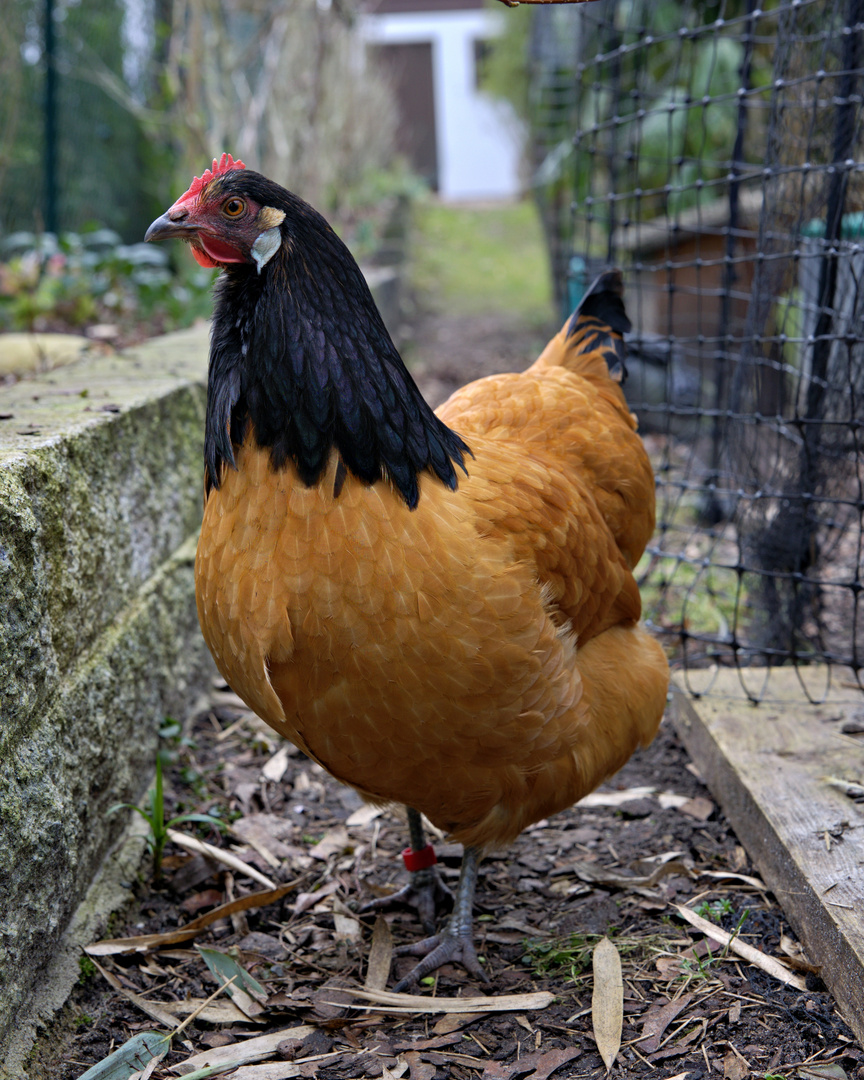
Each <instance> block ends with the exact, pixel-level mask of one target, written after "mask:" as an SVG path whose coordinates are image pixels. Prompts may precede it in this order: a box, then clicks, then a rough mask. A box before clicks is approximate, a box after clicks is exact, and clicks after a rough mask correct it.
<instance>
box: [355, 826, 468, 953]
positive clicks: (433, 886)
mask: <svg viewBox="0 0 864 1080" xmlns="http://www.w3.org/2000/svg"><path fill="white" fill-rule="evenodd" d="M406 810H407V811H408V836H409V839H410V841H411V848H410V850H411V851H412V852H414V853H421V852H424V851H425V850H426V847H427V844H426V833H425V830H424V828H423V819H422V817H421V815H420V813H419V812H418V811H417V810H414V809H412V807H410V806H408V807H406ZM403 857H404V856H403ZM433 858H434V854H433ZM410 873H411V880H410V881H409V882H408V884H407V885H406V886H404V888H402V889H399V890H397V891H396V892H394V893H391V894H390V895H389V896H382V897H380V898H379V899H377V900H370V901H369V902H368V903H367V904H364V905H363V906H362V907H361V908H360V914H361V915H365V914H366V913H367V912H370V911H383V910H385V909H387V908H389V907H391V906H392V905H393V904H407V905H408V907H413V908H415V909H416V911H417V914H418V915H419V917H420V921H421V923H422V924H423V929H424V930H425V931H426V933H427V934H434V933H435V926H436V918H435V916H436V912H437V911H438V908H439V907H440V906H442V905H444V906H447V907H452V905H453V903H454V900H453V893H452V892H451V891H450V890H449V889H448V888H447V886H446V885H445V884H444V882H443V881H442V880H441V875H440V874H439V873H438V869H437V867H436V866H435V865H434V863H433V864H432V865H431V866H424V867H423V868H422V869H420V870H411V871H410Z"/></svg>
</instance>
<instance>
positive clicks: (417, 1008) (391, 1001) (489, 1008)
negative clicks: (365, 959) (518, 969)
mask: <svg viewBox="0 0 864 1080" xmlns="http://www.w3.org/2000/svg"><path fill="white" fill-rule="evenodd" d="M348 993H350V994H352V995H353V996H354V997H359V998H362V999H363V1000H364V1001H371V1002H374V1003H375V1004H374V1005H367V1006H354V1007H355V1008H367V1009H380V1010H381V1011H382V1012H395V1013H403V1012H404V1013H421V1014H422V1013H469V1012H476V1013H490V1012H515V1011H516V1010H517V1009H545V1008H547V1007H548V1006H549V1005H551V1004H552V1002H553V1001H554V1000H555V995H554V994H550V993H549V992H548V991H546V990H540V991H538V992H537V993H534V994H501V995H500V997H461V998H444V997H434V998H432V997H421V996H420V995H419V994H394V993H393V992H392V991H390V990H349V991H348ZM339 1004H340V1005H341V1004H342V1003H341V1002H339Z"/></svg>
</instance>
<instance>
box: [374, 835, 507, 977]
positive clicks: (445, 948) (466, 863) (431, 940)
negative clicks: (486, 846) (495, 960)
mask: <svg viewBox="0 0 864 1080" xmlns="http://www.w3.org/2000/svg"><path fill="white" fill-rule="evenodd" d="M479 858H480V853H479V851H478V850H477V848H473V847H468V848H465V853H464V854H463V856H462V873H461V874H460V876H459V887H458V889H457V890H456V899H455V903H454V906H453V914H452V915H451V916H450V918H449V919H448V921H447V925H446V926H445V927H444V929H443V930H442V931H441V933H440V934H435V935H434V936H433V937H428V938H425V939H424V940H423V941H418V942H416V944H414V945H403V946H401V947H400V948H398V949H397V950H396V956H422V957H423V959H422V960H421V961H420V963H419V964H417V966H416V967H414V968H413V969H412V970H411V971H409V972H408V974H407V975H406V976H405V978H404V979H400V980H399V982H398V983H397V984H396V985H395V986H394V987H393V989H394V991H396V993H401V992H402V991H403V990H407V989H408V987H410V986H412V985H413V984H414V983H416V982H418V981H419V980H420V979H422V978H423V977H424V975H428V974H429V972H430V971H434V970H435V968H439V967H441V965H442V964H448V963H450V962H451V961H458V962H459V963H461V964H462V966H463V967H465V968H467V970H468V971H469V972H470V973H471V974H472V975H476V976H477V978H478V979H481V980H482V981H483V982H489V976H488V975H487V974H486V972H485V971H484V970H483V968H482V967H481V966H480V961H479V960H478V959H477V950H476V949H475V948H474V934H473V929H472V924H473V917H472V909H473V907H474V890H475V888H476V887H477V864H478V861H479Z"/></svg>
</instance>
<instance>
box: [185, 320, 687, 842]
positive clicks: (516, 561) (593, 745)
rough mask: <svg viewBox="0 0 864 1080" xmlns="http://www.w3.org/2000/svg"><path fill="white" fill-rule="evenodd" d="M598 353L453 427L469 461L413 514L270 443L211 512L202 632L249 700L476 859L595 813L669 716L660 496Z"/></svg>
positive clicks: (248, 446)
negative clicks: (652, 561) (654, 583)
mask: <svg viewBox="0 0 864 1080" xmlns="http://www.w3.org/2000/svg"><path fill="white" fill-rule="evenodd" d="M585 340H586V339H585V335H584V334H583V335H582V336H581V337H580V336H579V335H578V334H577V335H576V336H575V337H571V338H570V339H569V340H568V339H567V338H566V335H565V332H564V331H562V333H561V334H559V335H558V336H557V337H556V338H555V339H553V341H552V342H550V344H549V346H547V348H546V350H545V351H544V353H543V355H542V356H541V357H540V359H539V360H538V361H537V362H536V363H535V364H534V365H533V366H532V367H531V368H529V370H528V371H526V372H524V373H523V374H519V375H502V376H494V377H492V378H489V379H483V380H481V381H479V382H476V383H473V384H471V385H469V386H467V387H465V388H463V389H462V390H460V391H458V392H457V393H456V394H454V395H453V397H451V398H450V400H449V401H448V402H446V403H445V404H444V405H443V406H442V407H441V408H440V409H439V410H438V415H439V416H440V417H441V419H443V420H444V421H445V422H446V423H447V425H448V426H449V427H451V428H452V429H454V430H456V431H457V432H458V433H459V434H460V435H461V436H462V437H463V438H464V439H465V440H466V441H467V442H468V444H469V445H470V447H471V449H472V451H473V454H474V460H473V461H469V463H468V471H469V476H468V477H467V478H463V479H461V481H460V484H459V487H458V490H457V491H455V492H453V491H450V490H449V489H448V488H446V487H445V486H444V485H443V484H441V483H440V482H439V481H438V480H437V479H435V478H434V477H432V476H430V475H428V474H423V475H422V476H421V485H420V499H419V504H418V506H417V509H416V510H410V509H409V508H408V507H407V506H406V504H405V501H404V500H403V499H401V498H400V497H399V494H398V493H397V492H395V491H394V490H393V489H392V488H391V486H390V485H389V484H387V483H386V482H379V483H377V484H374V485H367V484H365V483H363V482H361V481H360V480H358V479H356V478H355V477H354V476H352V475H350V474H349V475H348V476H347V478H346V479H345V480H344V483H343V481H342V476H341V475H340V476H339V477H338V478H337V469H338V468H339V462H338V458H337V454H336V452H335V451H334V452H333V453H332V454H331V458H330V462H329V466H328V467H327V469H326V472H325V474H324V476H323V477H322V479H321V480H320V482H319V483H317V484H316V485H313V486H311V487H307V486H305V485H304V484H302V483H301V482H300V481H299V479H298V477H297V474H296V471H295V470H294V468H293V467H292V466H291V465H290V464H289V465H288V466H286V467H285V468H284V469H282V470H279V471H274V469H273V468H272V466H271V463H270V457H269V454H268V453H267V451H266V450H262V449H261V448H259V447H258V446H257V445H256V443H255V440H254V438H247V439H246V440H245V442H244V444H243V445H242V446H241V447H240V448H239V449H238V452H237V469H236V471H235V470H233V469H230V468H228V469H226V470H225V471H224V475H223V478H222V483H221V487H220V488H219V489H215V488H214V489H211V491H210V492H209V495H208V497H207V501H206V506H205V513H204V523H203V527H202V532H201V539H200V542H199V547H198V558H197V563H196V591H197V597H198V610H199V616H200V620H201V625H202V629H203V631H204V636H205V638H206V640H207V643H208V645H209V647H210V649H211V651H212V652H213V655H214V657H215V659H216V662H217V664H218V666H219V669H220V671H221V672H222V673H223V675H224V676H225V678H226V679H227V680H228V682H229V683H230V685H231V686H232V688H233V689H234V690H235V691H236V692H237V693H238V694H239V695H240V696H241V697H242V698H244V700H246V701H247V702H248V703H249V705H250V706H251V707H252V708H253V709H254V710H255V711H256V712H257V713H258V714H259V715H260V716H262V717H263V718H264V719H265V720H266V721H267V722H268V723H270V724H271V725H272V726H273V727H275V728H276V729H277V730H279V731H280V732H282V734H283V735H285V736H286V737H287V738H289V739H291V740H292V741H293V742H295V743H297V745H299V746H300V747H301V748H302V749H303V750H305V751H306V752H307V753H309V754H310V755H311V756H312V757H314V758H315V759H316V760H317V761H319V762H320V763H321V764H322V765H324V766H325V768H327V769H328V770H329V771H330V772H331V773H332V774H333V775H334V776H336V777H337V778H338V779H340V780H342V781H344V782H345V783H347V784H350V785H352V786H354V787H355V788H357V789H358V790H359V791H361V793H363V794H364V795H365V796H366V797H368V798H371V799H374V800H379V801H397V802H401V803H405V804H408V805H410V806H413V807H415V808H416V809H418V810H420V811H422V812H423V813H425V814H426V815H427V816H428V817H429V819H430V820H431V821H432V822H434V823H435V824H436V825H437V826H439V827H440V828H443V829H447V830H449V831H451V832H452V833H453V835H454V837H455V838H456V839H458V840H461V841H463V842H464V843H466V844H471V845H479V846H494V845H499V844H502V843H506V842H508V841H510V840H512V839H513V838H514V837H515V836H516V835H517V834H518V833H519V832H520V831H521V830H522V829H523V828H525V826H526V825H528V824H530V823H531V822H533V821H536V820H538V819H540V818H542V817H544V816H546V815H548V814H550V813H553V812H555V811H557V810H560V809H563V808H564V807H566V806H569V805H571V804H572V803H574V802H575V801H577V800H578V799H579V798H581V797H582V796H583V795H585V794H586V793H587V792H589V791H590V790H592V789H593V788H594V787H595V786H596V785H597V784H598V783H600V782H601V781H602V780H604V779H605V778H606V777H607V776H609V775H611V773H613V772H614V771H615V770H617V769H618V768H620V766H621V765H622V764H623V763H624V762H625V761H626V760H627V758H628V757H629V756H630V754H631V753H632V752H633V750H634V749H635V748H636V747H637V746H638V745H640V744H644V743H647V742H648V741H650V739H651V738H652V737H653V735H654V733H655V731H656V728H657V725H658V723H659V720H660V717H661V715H662V712H663V706H664V702H665V696H666V689H667V682H668V669H667V666H666V661H665V658H664V657H663V653H662V650H661V649H660V647H659V645H658V644H657V643H656V642H655V641H653V640H652V639H651V638H650V637H649V636H648V635H647V634H646V633H645V632H644V631H643V630H642V629H641V628H640V627H638V626H637V624H636V620H637V619H638V617H639V614H640V601H639V594H638V590H637V588H636V584H635V582H634V580H633V576H632V573H631V571H632V567H633V566H634V565H635V562H636V561H637V559H638V558H639V556H640V555H641V553H642V550H643V549H644V546H645V544H646V542H647V540H648V538H649V537H650V535H651V532H652V530H653V527H654V481H653V476H652V473H651V468H650V464H649V462H648V459H647V456H646V454H645V451H644V449H643V447H642V444H641V441H640V440H639V438H638V436H637V435H636V432H635V422H634V421H633V419H632V418H631V416H630V413H629V411H628V409H627V406H626V403H625V401H624V398H623V395H622V393H621V391H620V388H619V387H618V385H617V384H616V383H615V382H614V381H613V380H612V379H610V377H609V374H608V368H607V366H606V361H605V359H604V358H603V356H602V354H600V353H592V352H587V353H586V352H584V351H580V350H582V349H584V348H585ZM337 480H338V482H337ZM337 491H338V494H337Z"/></svg>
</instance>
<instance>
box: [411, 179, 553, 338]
mask: <svg viewBox="0 0 864 1080" xmlns="http://www.w3.org/2000/svg"><path fill="white" fill-rule="evenodd" d="M411 283H412V285H413V287H414V289H415V290H416V292H417V293H418V294H419V295H421V296H423V297H424V300H425V301H426V302H428V303H429V304H430V306H431V307H432V308H433V309H434V310H436V311H449V312H451V313H453V314H455V315H477V314H488V313H494V312H501V313H502V314H503V313H507V314H510V315H513V316H519V317H520V318H523V319H525V320H527V321H529V322H538V323H541V322H548V321H549V318H550V316H551V315H552V289H551V282H550V276H549V265H548V260H547V257H546V249H545V246H544V241H543V231H542V228H541V225H540V218H539V216H538V214H537V208H536V207H535V205H534V203H533V202H531V201H530V200H527V199H526V200H524V201H522V202H519V203H508V204H503V205H498V204H496V205H490V206H482V207H467V206H446V205H443V204H442V203H438V202H433V201H431V200H428V201H426V202H422V203H418V204H417V205H416V206H415V209H414V217H413V235H412V241H411Z"/></svg>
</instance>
